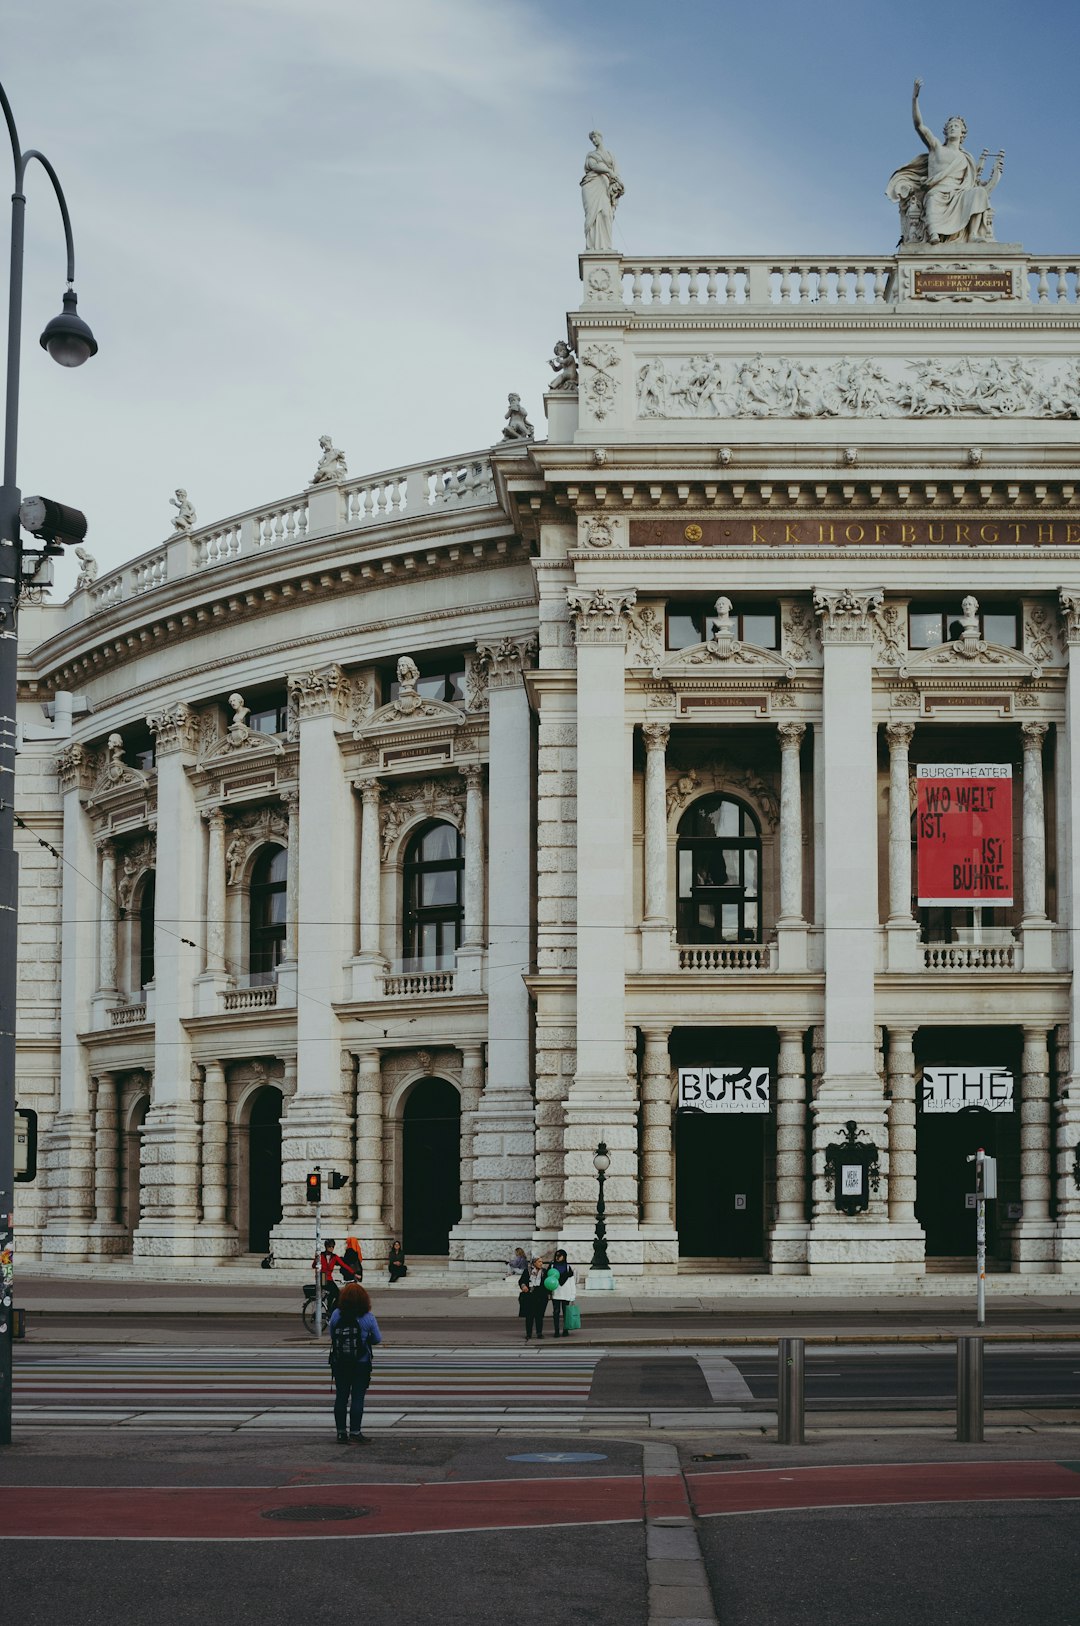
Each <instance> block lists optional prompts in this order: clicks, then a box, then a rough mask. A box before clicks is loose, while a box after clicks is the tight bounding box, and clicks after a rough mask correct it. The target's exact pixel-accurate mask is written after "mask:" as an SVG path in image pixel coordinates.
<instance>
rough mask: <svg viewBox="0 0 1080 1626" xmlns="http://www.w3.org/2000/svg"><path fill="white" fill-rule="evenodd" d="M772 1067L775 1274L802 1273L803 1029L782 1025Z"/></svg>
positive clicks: (806, 1228)
mask: <svg viewBox="0 0 1080 1626" xmlns="http://www.w3.org/2000/svg"><path fill="white" fill-rule="evenodd" d="M778 1038H779V1040H780V1054H779V1057H778V1059H777V1069H776V1223H775V1225H774V1226H773V1228H772V1233H771V1235H770V1237H769V1268H770V1270H771V1272H772V1274H773V1275H774V1276H804V1275H805V1274H806V1237H807V1232H808V1231H809V1226H808V1225H807V1223H806V1053H805V1051H804V1048H803V1033H802V1029H801V1028H781V1029H780V1032H779V1034H778Z"/></svg>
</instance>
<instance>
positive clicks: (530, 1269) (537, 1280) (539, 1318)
mask: <svg viewBox="0 0 1080 1626" xmlns="http://www.w3.org/2000/svg"><path fill="white" fill-rule="evenodd" d="M546 1274H547V1271H546V1268H545V1265H544V1261H543V1260H542V1259H534V1260H533V1262H532V1264H531V1265H526V1267H525V1269H524V1270H523V1271H522V1272H521V1275H520V1276H519V1277H518V1288H519V1292H518V1300H519V1303H518V1314H519V1315H523V1316H524V1317H525V1342H526V1343H531V1341H532V1335H533V1332H534V1330H535V1332H536V1336H537V1338H543V1336H544V1312H545V1311H546V1309H547V1304H548V1290H547V1288H546V1287H545V1286H544V1277H545V1275H546Z"/></svg>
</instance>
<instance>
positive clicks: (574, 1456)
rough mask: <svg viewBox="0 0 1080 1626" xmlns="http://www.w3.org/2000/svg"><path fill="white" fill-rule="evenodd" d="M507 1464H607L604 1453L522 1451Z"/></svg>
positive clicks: (508, 1458) (509, 1458)
mask: <svg viewBox="0 0 1080 1626" xmlns="http://www.w3.org/2000/svg"><path fill="white" fill-rule="evenodd" d="M506 1460H507V1462H606V1461H607V1457H606V1456H605V1455H604V1454H603V1452H602V1451H521V1452H519V1453H518V1454H517V1455H516V1456H513V1457H507V1459H506Z"/></svg>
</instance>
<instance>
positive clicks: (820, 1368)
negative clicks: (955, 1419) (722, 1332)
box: [732, 1342, 1080, 1413]
mask: <svg viewBox="0 0 1080 1626" xmlns="http://www.w3.org/2000/svg"><path fill="white" fill-rule="evenodd" d="M732 1359H733V1361H734V1363H735V1365H736V1366H737V1367H738V1369H739V1371H740V1372H741V1373H742V1375H743V1377H744V1378H745V1379H746V1381H747V1383H748V1384H749V1386H750V1391H751V1393H752V1394H753V1396H754V1399H755V1400H759V1401H765V1402H768V1403H769V1404H770V1405H775V1403H776V1356H775V1355H766V1354H764V1353H762V1354H758V1353H754V1354H749V1353H747V1354H742V1353H735V1354H733V1356H732ZM983 1393H984V1395H985V1397H986V1404H987V1406H1008V1405H1017V1406H1022V1405H1039V1406H1055V1407H1064V1406H1075V1407H1076V1408H1077V1411H1078V1413H1080V1342H1078V1343H1077V1344H1076V1345H1073V1346H1069V1345H1066V1346H1064V1347H1062V1348H1060V1349H1053V1350H1029V1349H1023V1348H1020V1349H997V1348H995V1347H994V1346H993V1345H989V1346H988V1347H987V1348H986V1349H985V1350H984V1353H983ZM955 1404H956V1357H955V1355H954V1353H953V1352H952V1351H951V1350H949V1351H947V1352H943V1353H941V1354H937V1353H936V1352H927V1353H925V1354H913V1353H910V1352H909V1351H907V1350H904V1349H901V1350H899V1351H890V1352H888V1353H885V1352H882V1353H875V1354H853V1353H852V1354H849V1353H842V1352H840V1351H835V1352H833V1351H829V1352H821V1353H808V1355H807V1358H806V1406H807V1411H810V1410H811V1409H812V1408H813V1407H814V1406H818V1407H822V1408H827V1409H828V1410H829V1411H846V1410H850V1411H859V1410H863V1409H866V1408H868V1407H880V1408H883V1409H884V1408H886V1407H888V1406H890V1405H892V1406H894V1407H898V1408H903V1407H914V1408H916V1409H919V1410H926V1409H933V1408H936V1407H942V1408H951V1407H953V1406H954V1405H955Z"/></svg>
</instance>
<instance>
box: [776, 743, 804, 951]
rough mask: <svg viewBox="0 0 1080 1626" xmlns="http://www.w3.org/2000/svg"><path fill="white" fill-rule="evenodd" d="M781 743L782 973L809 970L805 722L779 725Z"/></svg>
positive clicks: (778, 929) (778, 932)
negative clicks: (805, 899)
mask: <svg viewBox="0 0 1080 1626" xmlns="http://www.w3.org/2000/svg"><path fill="white" fill-rule="evenodd" d="M776 732H777V735H778V737H779V740H780V915H779V918H778V920H777V922H776V940H777V960H778V967H779V970H781V971H805V970H806V918H805V916H804V914H803V812H802V742H803V736H804V735H805V733H806V725H805V723H799V722H785V723H779V724H778V725H777V729H776Z"/></svg>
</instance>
